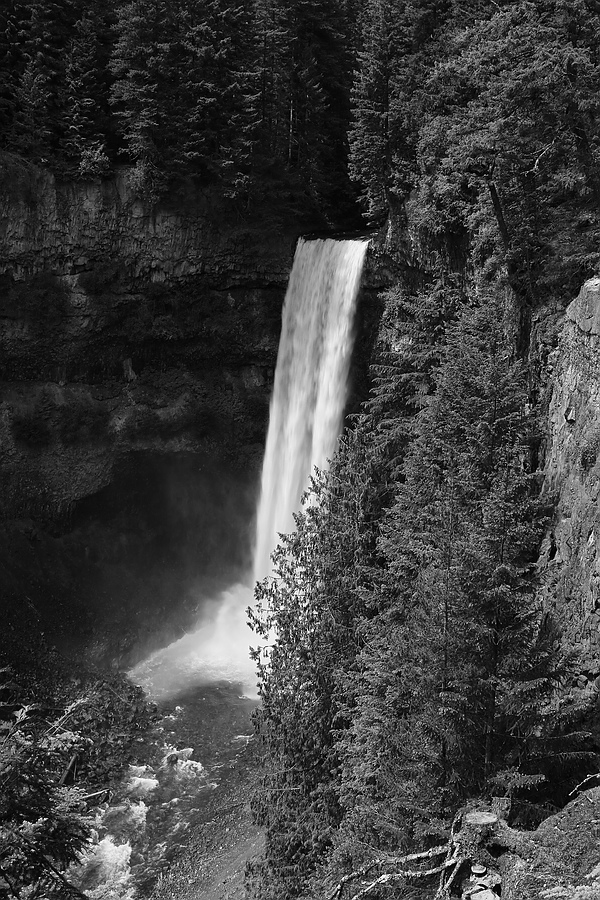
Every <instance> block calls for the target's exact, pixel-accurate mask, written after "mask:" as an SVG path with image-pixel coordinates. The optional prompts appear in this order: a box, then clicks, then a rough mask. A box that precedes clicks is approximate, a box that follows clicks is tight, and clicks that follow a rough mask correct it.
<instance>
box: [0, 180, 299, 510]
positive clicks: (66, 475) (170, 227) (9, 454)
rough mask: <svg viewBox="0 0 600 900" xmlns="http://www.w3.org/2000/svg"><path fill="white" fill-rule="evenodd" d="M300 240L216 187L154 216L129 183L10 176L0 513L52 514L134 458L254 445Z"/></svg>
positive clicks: (2, 311)
mask: <svg viewBox="0 0 600 900" xmlns="http://www.w3.org/2000/svg"><path fill="white" fill-rule="evenodd" d="M296 228H297V226H296ZM296 237H297V230H296V231H295V230H294V224H293V223H292V224H291V225H290V228H289V229H288V230H287V231H285V230H282V229H281V228H278V227H276V226H275V225H274V226H273V227H271V228H270V227H269V226H268V223H265V222H261V223H260V224H259V225H258V226H257V225H256V223H255V224H254V225H253V226H252V227H250V226H249V225H248V223H247V222H246V221H245V220H244V217H243V214H242V213H240V211H239V210H237V209H236V208H235V206H234V205H233V204H231V203H228V202H227V201H225V200H223V199H222V198H219V197H218V195H216V194H214V193H213V192H211V191H210V190H206V191H200V190H195V191H191V192H190V194H189V195H188V196H187V197H181V196H179V197H178V198H177V200H176V201H175V200H173V203H172V205H169V204H168V203H164V204H162V205H161V206H159V207H150V206H149V205H147V204H144V203H142V202H141V201H139V200H138V199H136V197H135V196H134V195H133V194H132V193H131V191H130V190H129V187H128V182H127V174H126V173H125V172H124V173H122V174H121V175H118V176H117V177H116V178H115V179H113V180H111V181H106V182H102V183H100V182H98V183H78V184H57V183H56V182H55V181H54V179H53V178H52V176H50V175H48V174H47V173H43V172H41V171H39V170H36V169H29V168H28V169H23V168H21V169H18V170H15V173H14V179H13V181H12V182H11V183H10V184H8V185H7V184H6V181H5V182H4V190H3V192H2V194H1V196H0V247H1V252H0V379H2V381H1V383H0V488H1V496H2V501H1V504H0V506H1V509H0V516H2V517H4V518H7V517H14V516H21V517H22V516H33V517H36V518H38V517H40V516H41V517H49V518H52V517H53V516H54V517H55V516H56V515H61V514H62V513H63V512H65V511H66V510H68V509H69V508H70V507H71V506H72V504H73V503H75V502H77V501H78V500H79V499H81V498H82V497H85V496H87V495H89V494H91V493H94V492H96V491H98V490H99V489H101V488H102V487H103V486H105V485H106V484H108V482H109V481H110V478H111V472H112V469H113V465H114V463H115V460H116V459H117V458H118V457H119V456H120V455H122V454H123V453H128V452H129V451H131V450H153V449H157V448H160V450H161V451H166V452H180V451H182V450H186V449H187V450H191V451H198V450H199V451H201V452H208V453H217V454H223V453H225V454H230V455H231V454H233V453H237V452H238V451H239V450H240V448H246V449H247V448H252V447H253V446H254V447H258V446H259V445H260V444H261V442H262V440H263V436H264V431H265V428H266V418H267V412H268V396H269V391H270V384H271V378H272V371H273V366H274V364H275V359H276V352H277V342H278V334H279V323H280V311H281V305H282V301H283V296H284V293H285V285H286V281H287V276H288V273H289V269H290V265H291V259H292V254H293V249H294V244H295V240H296ZM242 455H243V454H242Z"/></svg>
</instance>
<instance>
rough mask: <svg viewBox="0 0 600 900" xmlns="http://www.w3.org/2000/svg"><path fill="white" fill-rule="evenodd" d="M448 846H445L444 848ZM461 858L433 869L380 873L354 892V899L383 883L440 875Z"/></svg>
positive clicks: (457, 857) (450, 860) (364, 895)
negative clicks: (373, 879)
mask: <svg viewBox="0 0 600 900" xmlns="http://www.w3.org/2000/svg"><path fill="white" fill-rule="evenodd" d="M445 849H446V848H445V847H444V850H445ZM459 859H460V857H459V856H458V855H456V856H453V857H452V858H451V859H448V860H446V861H445V862H443V863H442V864H441V865H440V866H435V867H434V868H433V869H421V870H413V871H411V870H410V869H407V870H406V871H404V872H386V873H385V874H384V875H380V876H379V878H376V879H375V881H372V882H371V883H370V884H368V885H367V886H366V887H364V888H363V889H362V890H361V891H359V892H358V893H357V894H354V896H353V897H352V900H361V898H362V897H366V896H367V894H370V893H371V891H374V890H375V888H377V887H379V886H380V885H382V884H390V882H394V881H400V880H402V879H406V878H427V877H428V876H429V875H438V874H439V873H440V872H443V871H444V869H448V868H449V867H450V866H453V865H454V863H455V862H457V861H458V860H459Z"/></svg>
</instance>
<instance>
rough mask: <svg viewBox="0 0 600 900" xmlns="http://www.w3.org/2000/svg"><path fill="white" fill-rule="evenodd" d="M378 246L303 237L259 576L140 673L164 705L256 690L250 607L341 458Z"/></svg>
mask: <svg viewBox="0 0 600 900" xmlns="http://www.w3.org/2000/svg"><path fill="white" fill-rule="evenodd" d="M367 245H368V242H367V241H365V240H344V241H336V240H311V241H304V240H300V241H299V243H298V247H297V249H296V255H295V258H294V265H293V268H292V273H291V275H290V280H289V285H288V289H287V293H286V298H285V303H284V308H283V323H282V332H281V338H280V343H279V353H278V357H277V367H276V370H275V384H274V388H273V396H272V398H271V408H270V417H269V430H268V435H267V445H266V450H265V457H264V462H263V470H262V479H261V495H260V502H259V505H258V510H257V519H256V542H255V551H254V564H253V571H252V572H251V573H249V575H248V582H247V583H246V584H237V585H234V586H232V587H231V588H229V590H227V591H225V592H224V593H223V594H222V595H221V596H220V597H218V598H216V599H215V600H212V601H210V602H209V604H208V607H206V605H205V604H204V606H205V609H206V612H205V614H204V616H203V619H202V621H201V622H200V623H199V625H198V628H197V630H196V631H194V632H191V633H189V634H187V635H185V636H184V637H183V638H181V639H180V640H179V641H176V642H175V643H173V644H171V645H169V646H168V647H166V648H164V649H163V650H159V651H158V652H157V653H155V654H153V656H151V657H150V659H148V660H147V661H145V662H144V663H141V664H140V665H138V666H136V668H135V669H134V670H133V671H132V672H131V673H130V674H131V677H132V678H133V680H134V681H137V683H138V684H141V685H142V686H143V687H144V688H145V689H146V690H147V691H148V693H149V694H150V695H151V696H153V697H156V698H159V697H164V696H173V695H174V694H176V693H178V692H179V691H181V690H184V689H185V688H186V687H192V686H194V685H195V684H199V683H206V682H210V681H217V680H220V679H225V680H229V681H239V682H241V683H242V684H243V685H244V689H245V691H246V692H248V693H252V692H253V691H255V690H256V688H255V684H256V679H255V673H254V665H253V664H252V663H251V662H250V660H249V657H248V647H249V645H250V643H251V642H252V639H253V636H252V634H251V633H250V631H249V629H248V626H247V625H246V615H245V610H246V608H247V607H248V605H249V604H250V603H251V602H252V586H253V584H254V582H255V581H257V580H260V579H262V578H264V577H265V576H267V575H268V574H269V572H270V569H271V563H270V555H271V553H272V552H273V550H274V549H275V547H276V546H277V543H278V535H279V534H280V533H287V532H289V531H291V530H292V529H293V527H294V522H293V513H294V512H295V511H297V510H298V509H299V507H300V498H301V496H302V493H303V492H304V490H306V488H307V487H308V482H309V478H310V475H311V473H312V471H313V469H314V467H315V466H317V467H319V468H320V469H325V468H326V466H327V461H328V459H329V458H330V457H331V456H333V453H334V452H335V447H336V443H337V439H338V436H339V433H340V430H341V427H342V420H343V415H344V408H345V405H346V400H347V385H348V371H349V366H350V358H351V354H352V331H353V321H354V311H355V305H356V294H357V292H358V288H359V284H360V277H361V272H362V267H363V262H364V257H365V253H366V249H367Z"/></svg>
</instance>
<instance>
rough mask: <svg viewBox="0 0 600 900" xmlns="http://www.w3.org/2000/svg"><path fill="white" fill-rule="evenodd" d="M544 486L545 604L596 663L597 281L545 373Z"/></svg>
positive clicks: (571, 313) (570, 319) (599, 534)
mask: <svg viewBox="0 0 600 900" xmlns="http://www.w3.org/2000/svg"><path fill="white" fill-rule="evenodd" d="M552 383H553V395H552V399H551V403H550V409H549V429H548V441H549V445H548V450H547V463H546V475H545V484H544V490H545V492H546V494H547V495H548V497H549V499H551V500H552V501H554V502H555V503H556V508H555V515H554V521H553V526H552V529H551V532H550V534H549V536H548V539H547V541H546V543H545V548H544V555H543V556H542V560H541V563H542V572H543V575H544V580H545V594H546V598H547V602H548V603H549V604H551V605H552V606H553V607H554V608H555V610H556V612H557V615H558V618H559V620H560V622H561V624H562V625H563V627H564V629H565V632H566V634H567V637H568V638H569V641H570V642H571V643H572V644H574V645H576V646H579V647H580V648H581V649H582V650H583V651H584V663H583V666H584V668H585V669H587V671H588V672H591V673H595V674H598V671H600V663H598V660H597V655H598V649H599V648H600V506H599V504H598V500H599V498H600V278H592V279H590V280H589V281H587V282H586V283H585V285H584V286H583V288H582V290H581V292H580V293H579V295H578V297H577V298H576V299H575V300H574V301H573V302H572V303H571V305H570V306H569V307H568V309H567V311H566V318H565V323H564V328H563V332H562V337H561V341H560V345H559V348H558V350H557V351H556V352H555V359H554V371H553V373H552Z"/></svg>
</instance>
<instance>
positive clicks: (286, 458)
mask: <svg viewBox="0 0 600 900" xmlns="http://www.w3.org/2000/svg"><path fill="white" fill-rule="evenodd" d="M367 245H368V242H367V241H364V240H362V241H356V240H354V241H350V240H345V241H335V240H312V241H305V240H300V241H299V243H298V247H297V249H296V255H295V257H294V265H293V267H292V273H291V275H290V280H289V285H288V289H287V294H286V297H285V303H284V307H283V323H282V331H281V339H280V342H279V354H278V357H277V368H276V370H275V385H274V388H273V396H272V399H271V409H270V414H269V431H268V435H267V446H266V450H265V457H264V462H263V470H262V479H261V496H260V502H259V506H258V511H257V519H256V545H255V552H254V572H253V576H254V579H253V580H254V581H257V580H259V579H261V578H264V576H265V575H267V574H268V572H269V570H270V555H271V553H272V551H273V550H274V549H275V547H276V545H277V536H278V534H279V533H282V532H288V531H291V529H292V528H293V513H294V512H295V511H297V510H298V508H299V505H300V497H301V495H302V492H303V491H304V490H305V489H306V488H307V487H308V481H309V477H310V474H311V472H312V471H313V469H314V467H315V466H318V467H319V468H321V469H323V468H325V466H326V464H327V460H328V459H329V458H330V457H331V456H332V455H333V453H334V451H335V445H336V442H337V439H338V435H339V433H340V430H341V426H342V418H343V414H344V407H345V404H346V399H347V382H348V370H349V366H350V357H351V353H352V328H353V321H354V308H355V302H356V294H357V292H358V288H359V284H360V276H361V272H362V267H363V261H364V257H365V253H366V249H367Z"/></svg>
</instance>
